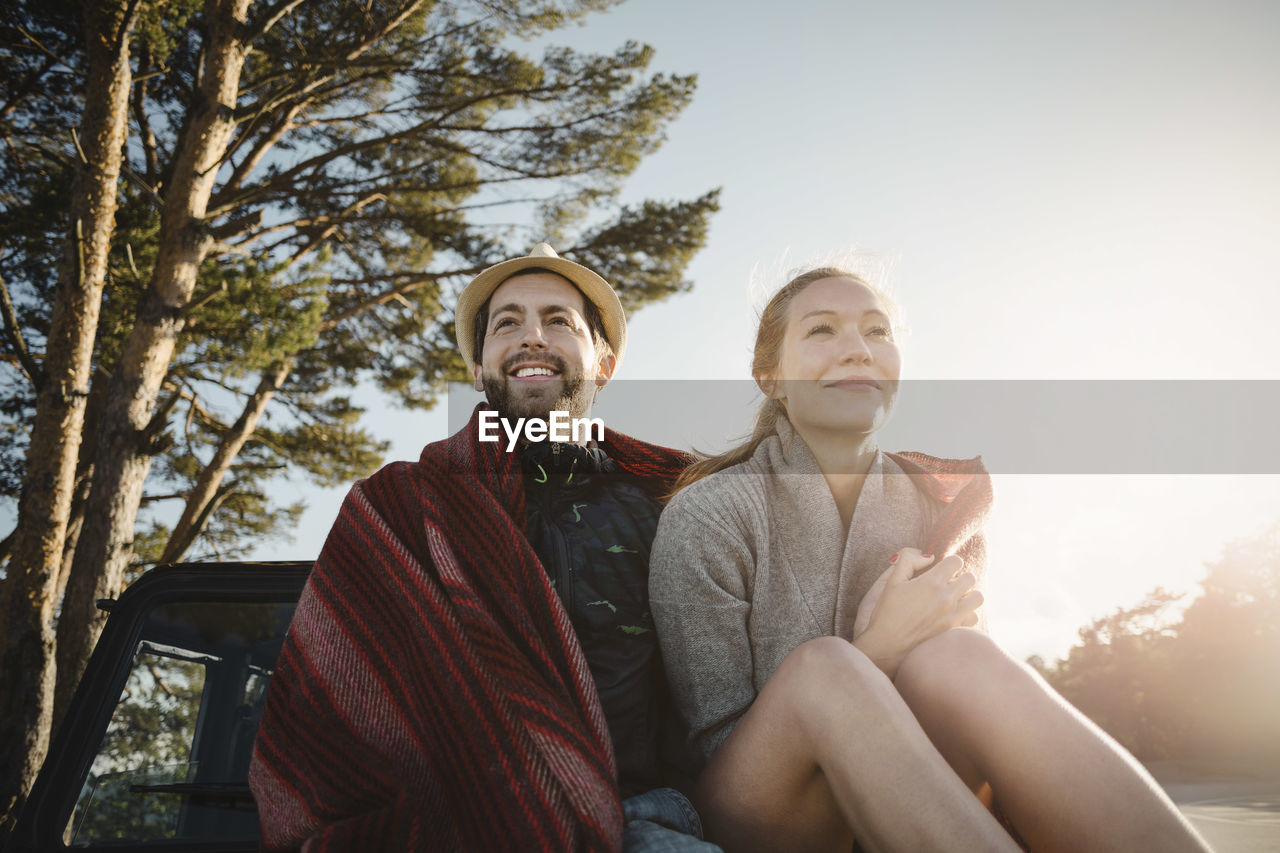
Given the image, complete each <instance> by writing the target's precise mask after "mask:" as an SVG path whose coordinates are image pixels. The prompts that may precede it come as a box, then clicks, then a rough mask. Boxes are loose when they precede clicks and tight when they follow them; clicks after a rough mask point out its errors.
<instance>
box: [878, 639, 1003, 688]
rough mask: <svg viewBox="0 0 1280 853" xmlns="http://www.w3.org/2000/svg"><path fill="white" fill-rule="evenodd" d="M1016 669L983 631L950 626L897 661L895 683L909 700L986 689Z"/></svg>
mask: <svg viewBox="0 0 1280 853" xmlns="http://www.w3.org/2000/svg"><path fill="white" fill-rule="evenodd" d="M1015 669H1017V663H1016V661H1014V660H1013V659H1012V658H1010V657H1009V656H1008V655H1007V654H1005V653H1004V651H1002V650H1001V649H1000V647H999V646H997V645H996V643H995V642H994V641H993V640H992V639H991V638H990V637H988V636H987V635H986V634H984V633H982V632H981V631H978V630H975V629H973V628H952V629H950V630H948V631H943V632H942V633H941V634H938V635H936V636H934V637H931V638H929V639H928V640H925V641H924V642H923V643H921V644H920V645H918V646H916V647H915V648H914V649H912V650H911V651H910V652H909V653H908V654H907V656H906V657H905V658H904V659H903V661H902V663H901V665H899V667H898V673H897V676H896V677H895V678H894V685H895V686H896V687H897V688H898V691H899V692H900V693H901V694H902V695H903V697H904V698H905V699H906V700H907V702H908V703H911V702H912V700H913V699H922V698H926V697H927V698H930V699H940V698H943V699H945V698H946V697H948V696H953V695H957V694H959V695H971V694H972V693H973V692H974V691H978V692H983V693H985V692H986V691H987V690H989V689H991V688H992V687H993V686H994V684H995V683H997V682H1000V681H1004V680H1006V679H1007V678H1008V677H1009V676H1010V675H1012V674H1013V670H1015ZM988 695H989V694H988Z"/></svg>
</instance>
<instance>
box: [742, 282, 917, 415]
mask: <svg viewBox="0 0 1280 853" xmlns="http://www.w3.org/2000/svg"><path fill="white" fill-rule="evenodd" d="M901 370H902V357H901V354H900V353H899V351H898V345H897V344H896V343H895V342H894V338H893V325H892V322H891V321H890V319H889V311H888V308H887V306H886V305H885V304H884V303H883V302H881V300H880V297H879V296H877V295H876V293H875V292H874V291H872V290H871V289H870V288H868V287H867V286H866V285H864V284H862V283H861V282H858V281H855V280H854V279H851V278H843V277H841V278H823V279H819V280H817V281H815V282H813V283H812V284H810V285H809V286H808V287H806V288H805V289H804V290H802V291H801V292H800V293H799V294H797V295H796V296H795V297H794V298H793V299H792V300H791V305H790V306H789V308H788V310H787V325H786V331H785V333H784V336H783V340H782V351H781V354H780V359H779V362H778V369H777V371H776V375H774V376H768V377H758V379H762V380H763V381H761V387H762V388H763V389H764V390H765V393H767V394H769V395H770V396H771V397H775V398H777V399H779V400H781V401H782V403H783V405H785V406H786V409H787V416H788V417H789V418H790V419H791V423H792V424H793V425H794V426H795V427H796V429H797V430H799V431H800V433H801V434H802V435H804V434H805V433H806V432H808V431H810V430H833V431H841V432H843V431H852V432H857V433H864V434H865V433H870V432H874V431H875V430H877V429H879V428H880V426H882V425H883V424H884V422H885V420H886V419H887V418H888V416H889V411H890V410H891V409H892V408H893V403H894V400H895V399H896V398H897V396H898V379H899V375H900V373H901Z"/></svg>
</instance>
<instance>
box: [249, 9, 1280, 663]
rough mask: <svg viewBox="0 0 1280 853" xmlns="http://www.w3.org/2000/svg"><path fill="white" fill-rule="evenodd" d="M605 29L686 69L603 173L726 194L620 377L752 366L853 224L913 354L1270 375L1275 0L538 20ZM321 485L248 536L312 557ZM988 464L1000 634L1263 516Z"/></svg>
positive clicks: (591, 36) (972, 363) (1078, 612)
mask: <svg viewBox="0 0 1280 853" xmlns="http://www.w3.org/2000/svg"><path fill="white" fill-rule="evenodd" d="M627 39H635V40H638V41H642V42H645V43H648V44H651V45H652V46H653V47H654V48H655V49H656V51H657V56H656V60H655V65H654V67H655V70H659V71H664V72H673V73H688V72H696V73H697V74H698V78H699V84H698V91H697V95H696V96H695V99H694V101H693V103H692V105H691V106H690V107H689V108H688V110H687V111H686V112H685V113H684V115H683V116H682V117H681V118H680V119H679V120H678V121H677V122H676V123H675V124H674V125H673V126H672V127H671V130H670V133H669V136H668V141H667V143H666V145H665V146H664V147H663V149H662V150H661V151H660V152H659V153H657V154H656V155H654V156H652V157H650V158H649V159H648V160H646V161H645V162H644V164H643V165H642V166H641V167H640V169H639V170H638V171H637V172H636V174H635V175H634V176H633V177H632V179H631V180H630V181H629V183H628V185H627V190H626V193H625V199H627V200H630V201H638V200H640V199H642V198H646V197H656V198H668V199H670V198H688V197H692V196H694V195H697V194H700V193H702V192H704V191H706V190H707V189H710V188H712V187H717V186H719V187H723V195H722V203H723V207H722V210H721V212H720V213H719V215H718V216H716V218H715V220H714V225H713V228H712V232H711V237H710V241H709V244H708V246H707V248H706V250H705V251H703V252H702V253H701V254H700V255H699V256H698V258H697V259H696V260H695V261H694V263H693V265H692V266H691V268H690V269H689V276H690V277H691V278H692V279H693V281H694V282H695V287H694V290H693V292H692V293H690V294H688V295H685V296H682V297H679V298H676V299H673V300H671V301H670V302H668V303H666V304H663V305H659V306H654V307H650V308H647V309H645V310H643V311H642V312H639V313H638V314H637V315H636V316H635V317H634V318H633V320H632V323H631V326H630V345H629V350H628V354H627V360H626V363H625V364H624V366H623V368H622V371H621V373H620V377H623V378H626V379H646V380H671V379H675V378H692V379H738V380H740V379H744V378H746V377H747V376H748V364H749V359H750V341H751V335H752V333H753V329H754V310H755V308H756V306H757V305H758V304H760V298H761V296H762V294H766V293H767V292H768V291H770V290H771V289H773V288H776V287H777V286H778V285H780V284H781V283H782V282H783V281H784V280H785V279H784V273H785V271H786V270H787V269H788V268H790V267H793V266H797V265H799V264H801V263H803V262H805V261H806V260H809V259H813V258H821V257H825V256H828V255H830V254H832V253H843V252H847V251H849V250H859V251H861V252H862V253H864V254H863V255H862V258H863V259H864V260H865V262H866V263H867V264H868V266H869V268H870V269H871V270H872V271H873V272H878V273H880V272H885V271H887V273H888V274H887V276H886V283H887V285H888V286H889V287H890V288H891V290H892V291H893V292H894V293H895V294H896V296H897V298H898V300H899V301H900V302H901V304H902V306H903V308H904V310H905V313H906V316H907V319H908V322H909V325H910V334H909V336H908V337H907V339H906V343H905V351H906V372H907V375H909V376H912V377H916V378H926V379H944V380H962V379H963V380H969V379H1023V380H1061V379H1093V380H1097V379H1135V380H1140V379H1146V380H1154V379H1179V380H1182V379H1201V380H1212V379H1269V380H1277V379H1280V335H1278V334H1277V333H1276V325H1277V318H1280V287H1277V284H1278V283H1280V282H1278V279H1280V272H1278V271H1280V155H1278V154H1277V152H1280V51H1277V50H1276V45H1277V44H1280V4H1276V3H1273V2H1252V3H1244V2H1212V3H1210V2H1182V1H1181V0H1166V1H1165V2H1158V3H1157V2H1150V0H1126V2H1124V3H1120V4H1117V3H1113V2H1095V0H1086V2H1075V3H1062V2H1055V3H1039V2H1032V3H1027V2H977V3H965V2H899V3H881V4H869V3H867V4H861V3H849V2H814V0H797V2H791V3H776V2H769V3H764V2H754V0H751V1H750V2H743V0H698V1H697V2H692V0H683V2H669V0H631V2H629V3H626V4H624V5H623V6H621V7H619V8H618V9H616V10H614V11H611V12H608V13H606V14H603V15H597V16H594V17H592V18H591V19H590V20H589V22H588V23H587V25H585V26H583V27H580V28H573V29H570V30H568V31H566V32H565V33H563V34H558V35H557V36H556V37H555V38H554V39H552V41H554V42H556V43H559V44H568V45H570V46H573V47H576V48H580V49H590V50H596V51H606V50H612V49H613V48H615V47H616V46H618V45H620V44H622V43H623V42H624V41H625V40H627ZM532 236H533V235H531V237H532ZM1262 387H1265V388H1267V389H1268V390H1269V391H1270V393H1272V394H1274V393H1276V392H1275V390H1274V389H1273V388H1272V386H1260V388H1262ZM363 402H365V403H366V404H368V405H370V406H371V407H373V409H374V416H373V417H371V418H370V419H369V423H370V425H371V426H372V428H373V429H375V430H377V431H379V432H380V433H382V434H383V435H384V437H386V438H389V439H391V440H392V441H393V442H394V449H393V452H392V455H393V458H416V456H417V454H418V451H419V449H420V448H421V446H422V444H423V443H425V442H426V441H430V440H434V439H438V438H441V437H443V436H444V435H445V434H446V426H445V420H444V413H443V412H439V413H429V414H425V415H424V414H423V413H405V412H401V411H398V410H394V409H390V408H388V407H387V406H386V404H385V403H383V402H382V401H380V400H379V399H378V398H376V397H374V396H372V395H370V396H367V397H365V399H364V400H363ZM963 415H964V413H963V412H956V413H955V416H956V417H957V418H959V417H963ZM748 416H749V411H747V410H746V409H744V411H743V414H742V419H741V424H740V427H739V428H740V430H745V429H746V428H747V417H748ZM1108 416H1109V413H1108V412H1107V411H1105V410H1101V407H1099V409H1097V410H1093V409H1090V408H1088V407H1086V410H1084V411H1081V412H1079V417H1080V418H1081V419H1083V420H1085V421H1088V422H1090V423H1094V424H1096V423H1097V422H1099V421H1105V419H1107V418H1108ZM641 437H646V436H641ZM730 437H732V436H725V437H724V438H725V439H728V438H730ZM886 449H915V450H922V451H926V452H928V451H931V450H935V452H936V449H935V448H931V447H913V448H898V447H886ZM971 452H972V453H985V452H987V450H986V449H984V448H983V447H975V448H973V449H972V451H971ZM342 491H343V490H331V491H327V492H320V491H319V490H313V489H309V488H306V487H304V486H303V485H301V484H298V485H290V486H284V487H282V488H281V489H280V490H279V494H278V497H279V498H280V499H282V500H294V499H297V497H299V496H301V497H305V498H306V499H307V500H309V501H310V502H311V504H312V506H313V509H312V510H311V511H310V512H309V513H308V515H307V517H306V519H305V521H304V523H303V526H302V528H301V529H300V531H299V532H298V538H297V541H296V542H295V543H294V544H292V545H287V544H281V543H266V544H264V545H263V547H262V548H261V549H260V550H259V551H258V552H257V554H256V556H258V557H261V558H277V559H279V558H286V557H312V556H314V555H315V553H316V552H317V550H318V548H319V545H320V544H321V541H322V539H323V536H324V534H325V531H326V530H327V528H328V525H329V522H330V521H331V519H332V517H333V515H334V513H335V512H336V508H337V504H338V502H339V501H340V499H341V494H342ZM996 491H997V508H996V515H995V518H994V519H993V521H992V524H991V528H990V533H991V538H992V553H991V557H992V561H991V569H990V574H989V579H988V583H987V590H986V592H987V599H988V612H989V619H990V622H991V625H992V630H993V633H995V634H996V636H997V637H998V638H999V639H1001V640H1002V641H1003V642H1004V643H1005V644H1006V645H1007V646H1008V647H1009V648H1010V649H1011V650H1012V651H1013V652H1015V653H1016V654H1019V655H1023V656H1025V655H1029V654H1032V653H1039V654H1042V655H1045V656H1052V655H1057V654H1060V653H1062V652H1064V651H1065V650H1066V648H1067V647H1068V646H1069V645H1070V644H1071V642H1072V641H1073V639H1074V638H1075V633H1076V630H1077V629H1078V628H1079V627H1080V626H1081V625H1082V624H1084V623H1085V622H1086V621H1088V620H1089V619H1090V618H1092V617H1095V616H1099V615H1102V614H1104V613H1106V612H1108V611H1110V610H1112V609H1114V608H1115V607H1117V606H1121V605H1131V604H1134V603H1136V602H1137V601H1138V600H1139V599H1140V598H1141V596H1142V594H1143V593H1144V592H1145V591H1147V590H1149V589H1151V588H1152V587H1154V586H1157V585H1163V586H1165V587H1166V588H1168V589H1172V590H1175V591H1180V592H1181V591H1186V592H1191V591H1193V590H1194V588H1195V583H1196V581H1197V580H1198V579H1199V578H1200V577H1201V576H1202V574H1203V564H1204V562H1205V561H1211V560H1214V559H1215V558H1216V557H1217V556H1218V555H1219V553H1220V551H1221V546H1222V545H1223V544H1224V543H1225V542H1227V541H1228V540H1230V539H1233V538H1239V537H1242V536H1249V535H1252V534H1255V533H1257V532H1258V531H1259V530H1260V529H1261V528H1262V527H1263V526H1265V525H1266V524H1267V523H1269V522H1271V521H1274V520H1276V519H1280V476H1275V475H1274V474H1273V475H1269V476H1263V475H1253V476H1234V477H1227V476H1173V475H1167V474H1166V475H1160V476H1117V475H1110V476H1083V475H1073V476H1042V475H1036V476H1032V475H1027V474H1016V473H1011V472H1002V473H1000V474H998V476H997V477H996Z"/></svg>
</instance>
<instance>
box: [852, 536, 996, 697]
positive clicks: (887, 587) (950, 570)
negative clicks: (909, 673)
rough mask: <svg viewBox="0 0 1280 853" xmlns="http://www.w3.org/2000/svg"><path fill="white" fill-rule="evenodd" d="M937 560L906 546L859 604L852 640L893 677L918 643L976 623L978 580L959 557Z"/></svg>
mask: <svg viewBox="0 0 1280 853" xmlns="http://www.w3.org/2000/svg"><path fill="white" fill-rule="evenodd" d="M934 560H935V558H934V557H933V555H932V554H921V553H920V551H919V550H918V549H916V548H903V549H902V550H901V551H899V552H898V553H897V554H896V555H894V559H893V561H892V562H893V565H891V566H890V567H889V568H888V569H886V570H885V571H884V573H883V574H881V575H880V577H879V578H877V579H876V582H875V584H873V585H872V587H871V589H870V590H868V591H867V594H866V596H864V597H863V599H862V603H861V604H860V605H858V614H857V616H856V617H855V618H854V621H853V644H854V645H855V646H857V647H858V648H859V649H860V650H861V651H862V652H864V653H865V654H866V655H867V656H868V657H870V658H871V659H872V660H873V661H875V663H876V665H877V666H879V667H880V669H882V670H883V671H884V672H885V674H887V675H888V676H889V677H890V678H893V676H894V675H895V674H896V673H897V671H898V665H899V664H900V663H901V662H902V659H903V658H905V657H906V656H907V653H908V652H910V651H911V650H912V649H914V648H915V647H916V646H917V645H919V644H920V643H922V642H924V641H925V640H927V639H929V638H930V637H933V636H935V635H937V634H940V633H942V632H943V631H945V630H947V629H948V628H957V627H960V626H968V625H976V624H978V614H977V609H978V608H979V607H981V606H982V593H981V592H979V591H978V590H977V589H975V588H974V586H975V584H977V582H978V579H977V578H976V577H974V575H973V573H972V572H969V571H965V568H964V560H962V559H960V558H959V557H956V556H954V555H953V556H950V557H945V558H943V559H942V560H939V561H937V562H936V563H935V561H934ZM917 572H919V573H920V574H919V575H918V576H916V573H917Z"/></svg>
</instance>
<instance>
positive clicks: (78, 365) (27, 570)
mask: <svg viewBox="0 0 1280 853" xmlns="http://www.w3.org/2000/svg"><path fill="white" fill-rule="evenodd" d="M135 11H136V4H133V3H130V2H129V0H114V2H99V3H93V4H90V5H89V7H88V8H87V9H86V10H85V15H84V27H85V33H86V35H87V38H86V42H87V59H88V62H87V68H86V70H87V74H88V80H87V83H86V90H85V106H84V115H83V117H82V119H81V124H80V135H79V144H80V150H81V151H82V152H83V160H81V161H80V162H79V163H78V164H77V166H78V168H77V171H76V175H75V178H74V183H73V189H72V195H71V210H70V221H71V235H70V238H69V240H68V243H67V247H66V250H65V260H64V262H63V265H62V268H61V270H60V272H59V276H58V282H57V289H56V293H55V295H54V306H53V317H52V321H51V324H50V330H49V337H48V341H47V345H46V348H45V358H44V367H43V372H42V376H41V380H40V391H39V394H38V397H37V399H36V416H35V424H34V427H33V428H32V432H31V445H30V448H29V449H28V451H27V470H26V475H25V477H24V479H23V489H22V498H21V500H20V502H19V504H18V526H17V531H16V538H15V540H14V543H13V553H12V555H11V557H10V560H9V565H8V576H9V578H10V579H11V582H10V583H7V584H5V600H4V602H3V610H2V611H0V613H2V615H0V621H2V622H3V636H4V651H3V655H4V657H3V661H2V663H0V677H2V678H3V683H4V685H5V686H4V690H3V691H0V693H2V694H3V699H0V729H3V731H4V732H5V737H4V739H3V741H0V823H6V824H7V823H10V822H12V820H13V819H14V818H15V817H16V812H17V809H18V807H19V806H20V805H21V803H22V801H23V800H25V799H26V795H27V792H28V791H29V790H30V789H31V783H32V782H33V781H35V775H36V772H37V771H38V770H39V768H40V765H41V763H42V762H43V761H44V756H45V753H46V752H47V751H48V747H49V729H50V720H51V717H52V713H53V692H54V680H55V671H54V637H53V614H54V609H55V607H56V606H57V597H56V594H55V593H56V589H57V585H58V574H59V571H60V569H61V566H62V557H63V546H64V541H65V537H66V525H67V519H68V514H69V511H70V504H71V494H72V489H73V484H74V480H75V472H76V461H77V458H78V455H79V449H80V441H81V435H82V431H83V423H84V411H85V402H86V399H87V397H88V386H89V378H90V365H91V362H92V357H93V347H94V342H95V339H96V337H97V330H98V315H99V310H100V308H101V305H102V288H103V283H104V281H105V278H106V269H107V253H108V251H109V249H110V246H111V236H112V233H113V231H114V229H115V213H116V198H117V182H118V181H119V178H120V166H121V160H122V151H123V149H124V144H125V140H126V138H127V128H128V125H127V121H126V119H127V116H128V109H129V87H130V85H131V83H132V77H133V74H132V69H131V68H130V65H129V41H130V37H131V34H132V29H133V22H134V12H135Z"/></svg>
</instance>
